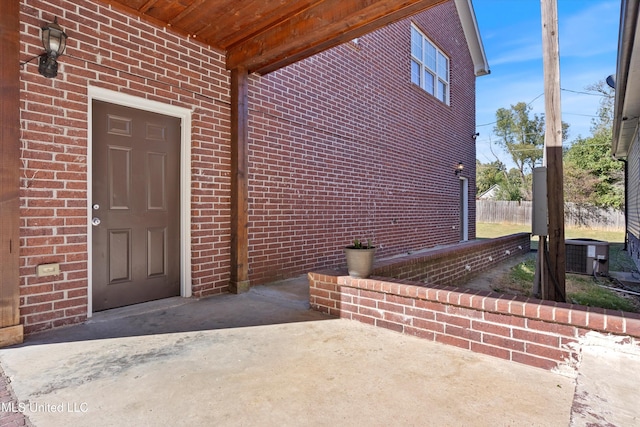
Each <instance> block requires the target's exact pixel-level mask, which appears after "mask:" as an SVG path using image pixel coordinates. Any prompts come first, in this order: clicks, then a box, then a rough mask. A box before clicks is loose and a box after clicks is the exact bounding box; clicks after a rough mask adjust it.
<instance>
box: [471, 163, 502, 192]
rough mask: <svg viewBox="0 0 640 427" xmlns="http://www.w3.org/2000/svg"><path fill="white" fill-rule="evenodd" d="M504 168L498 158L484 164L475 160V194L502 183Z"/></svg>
mask: <svg viewBox="0 0 640 427" xmlns="http://www.w3.org/2000/svg"><path fill="white" fill-rule="evenodd" d="M506 170H507V168H506V167H505V165H504V164H503V163H502V162H501V161H499V160H496V161H493V162H491V163H486V164H484V163H482V162H480V160H476V195H480V194H482V193H484V192H485V191H487V190H489V189H490V188H491V187H492V186H494V185H496V184H498V185H502V183H503V182H504V173H505V171H506Z"/></svg>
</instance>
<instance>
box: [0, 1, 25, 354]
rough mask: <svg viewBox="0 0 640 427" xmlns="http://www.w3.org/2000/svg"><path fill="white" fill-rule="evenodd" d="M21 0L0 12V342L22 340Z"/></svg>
mask: <svg viewBox="0 0 640 427" xmlns="http://www.w3.org/2000/svg"><path fill="white" fill-rule="evenodd" d="M20 3H21V2H20V0H7V1H5V2H3V3H2V13H1V14H0V46H1V47H0V85H1V86H0V346H3V345H11V344H16V343H19V342H22V326H21V325H19V323H20V312H19V306H20V290H19V286H20V272H19V267H20V258H19V251H20V198H19V197H20V196H19V191H20V67H19V64H20Z"/></svg>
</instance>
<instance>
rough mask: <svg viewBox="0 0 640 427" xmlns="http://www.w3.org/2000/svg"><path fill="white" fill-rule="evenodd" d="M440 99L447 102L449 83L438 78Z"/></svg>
mask: <svg viewBox="0 0 640 427" xmlns="http://www.w3.org/2000/svg"><path fill="white" fill-rule="evenodd" d="M438 99H440V100H441V101H442V102H444V103H445V104H446V103H447V85H446V84H444V83H443V82H442V81H440V80H438Z"/></svg>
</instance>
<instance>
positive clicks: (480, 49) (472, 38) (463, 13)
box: [455, 0, 491, 77]
mask: <svg viewBox="0 0 640 427" xmlns="http://www.w3.org/2000/svg"><path fill="white" fill-rule="evenodd" d="M455 4H456V9H457V10H458V16H459V17H460V22H461V23H462V31H463V32H464V37H465V38H466V39H467V45H468V46H469V52H470V53H471V59H472V60H473V68H474V73H475V75H476V77H479V76H485V75H487V74H489V73H491V70H490V69H489V62H488V61H487V56H486V55H485V52H484V46H483V45H482V38H481V37H480V30H479V29H478V21H477V20H476V13H475V12H474V10H473V4H471V0H455Z"/></svg>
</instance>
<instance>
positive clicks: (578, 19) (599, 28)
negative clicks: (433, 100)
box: [473, 0, 620, 167]
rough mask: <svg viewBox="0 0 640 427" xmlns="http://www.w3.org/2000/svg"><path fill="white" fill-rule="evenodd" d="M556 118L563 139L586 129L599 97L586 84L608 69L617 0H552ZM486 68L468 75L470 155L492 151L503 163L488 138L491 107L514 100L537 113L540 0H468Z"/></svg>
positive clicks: (488, 157)
mask: <svg viewBox="0 0 640 427" xmlns="http://www.w3.org/2000/svg"><path fill="white" fill-rule="evenodd" d="M557 2H558V27H559V41H560V86H561V87H562V89H563V90H562V92H561V99H562V120H563V121H564V122H567V123H569V125H570V128H569V139H568V143H571V141H573V140H575V139H576V138H577V137H578V136H583V137H587V136H589V135H590V131H589V129H590V126H591V120H592V118H593V116H594V115H595V114H596V111H597V109H598V102H599V99H600V98H599V97H598V96H593V95H588V94H582V93H576V92H587V90H586V89H585V88H586V86H588V85H590V84H593V83H596V82H597V81H599V80H604V79H605V78H606V77H607V76H608V75H610V74H615V68H616V54H617V45H618V28H619V25H620V24H619V23H620V0H557ZM473 6H474V9H475V13H476V18H477V20H478V26H479V28H480V35H481V37H482V41H483V44H484V48H485V53H486V55H487V59H488V61H489V67H490V69H491V74H490V75H488V76H482V77H478V78H477V80H476V88H477V91H476V93H477V95H476V96H477V98H476V127H477V130H478V132H480V136H479V137H478V139H477V140H476V145H477V147H476V156H477V158H478V159H479V160H480V161H481V162H483V163H487V162H490V161H493V160H495V157H494V156H493V154H492V153H491V151H490V149H489V144H490V143H492V145H493V151H494V152H495V154H496V155H497V156H498V157H499V158H500V160H501V161H503V163H505V164H506V165H507V166H508V167H512V166H513V163H512V162H511V161H510V160H509V155H508V154H507V153H505V152H503V151H501V150H500V148H499V147H498V146H497V145H496V141H497V138H496V137H495V135H493V127H494V124H493V122H495V112H496V110H498V109H499V108H509V107H510V106H511V105H512V104H516V103H518V102H520V101H523V102H526V103H531V107H532V113H537V114H543V113H544V97H543V96H540V95H541V94H542V93H543V91H544V82H543V69H542V24H541V19H540V0H473Z"/></svg>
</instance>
